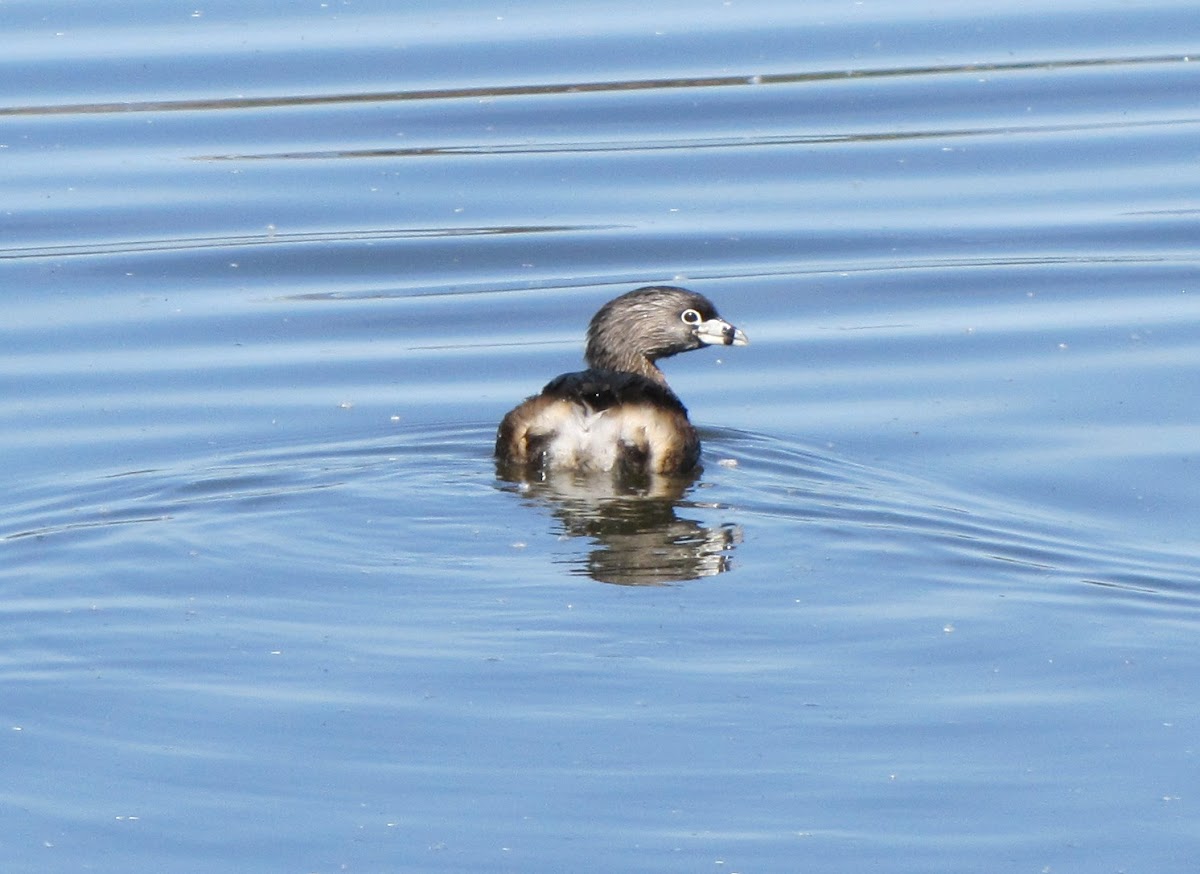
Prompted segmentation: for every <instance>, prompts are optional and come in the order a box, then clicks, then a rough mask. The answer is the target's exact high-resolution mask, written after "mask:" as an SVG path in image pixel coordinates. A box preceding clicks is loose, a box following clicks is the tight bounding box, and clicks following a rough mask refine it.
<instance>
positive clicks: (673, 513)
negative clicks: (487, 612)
mask: <svg viewBox="0 0 1200 874" xmlns="http://www.w3.org/2000/svg"><path fill="white" fill-rule="evenodd" d="M498 475H499V477H500V482H501V487H502V488H505V489H508V490H510V491H513V492H515V493H517V494H519V495H521V496H522V497H523V498H525V500H526V501H527V502H528V503H529V504H530V505H533V506H538V507H545V508H547V509H549V510H550V512H551V513H552V514H553V516H554V517H555V518H556V519H557V520H558V521H559V523H560V524H561V525H562V533H563V534H564V535H566V536H569V537H581V538H587V539H589V540H590V541H592V547H591V549H590V550H589V551H588V553H587V556H586V561H583V562H580V565H579V567H578V568H577V569H576V570H577V572H578V573H581V574H586V575H587V576H589V577H591V578H592V579H594V580H597V581H599V582H602V583H618V584H620V585H626V586H658V585H667V584H670V583H677V582H684V581H686V580H696V579H700V578H701V577H712V576H716V575H717V574H721V573H724V572H725V571H727V570H729V569H730V563H731V558H732V552H733V549H734V547H735V546H736V545H737V544H738V543H740V542H741V539H742V530H741V527H740V526H737V525H732V524H721V525H711V524H706V523H704V522H701V521H700V520H698V519H694V518H688V517H687V516H681V515H680V512H679V511H683V512H685V513H686V511H687V510H688V509H689V508H690V509H694V510H700V509H704V508H711V507H713V506H715V504H711V503H705V502H703V501H699V500H696V499H695V495H694V492H695V491H697V490H699V489H703V488H704V484H703V483H700V482H698V478H699V471H693V472H692V473H690V474H687V475H683V476H677V475H675V476H667V475H661V474H655V475H643V476H637V477H614V476H611V475H609V474H595V473H582V472H578V471H552V472H550V473H543V474H542V475H540V476H536V477H528V476H527V475H526V474H525V472H524V471H513V470H506V469H505V465H503V464H500V465H498Z"/></svg>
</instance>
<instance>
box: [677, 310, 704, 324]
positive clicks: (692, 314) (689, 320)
mask: <svg viewBox="0 0 1200 874" xmlns="http://www.w3.org/2000/svg"><path fill="white" fill-rule="evenodd" d="M679 318H681V319H683V323H684V324H685V325H698V324H700V323H701V322H703V321H704V319H702V318H701V317H700V314H699V313H698V312H696V311H695V310H684V311H683V313H681V314H680V316H679Z"/></svg>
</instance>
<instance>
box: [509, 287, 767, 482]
mask: <svg viewBox="0 0 1200 874" xmlns="http://www.w3.org/2000/svg"><path fill="white" fill-rule="evenodd" d="M746 342H747V341H746V335H745V334H743V333H742V332H741V331H739V330H738V329H737V328H735V327H734V326H733V325H731V324H729V323H728V322H726V321H724V320H723V319H722V318H721V317H720V316H718V315H717V310H716V307H714V306H713V305H712V302H711V301H709V300H708V298H706V297H704V296H703V295H701V294H696V293H695V292H694V291H688V290H687V289H686V288H675V287H673V286H669V285H655V286H649V287H647V288H639V289H637V290H636V291H631V292H629V293H628V294H623V295H621V296H620V297H618V298H616V299H615V300H610V301H609V302H608V303H606V304H605V305H604V306H602V307H601V308H600V311H599V312H597V313H596V315H595V316H593V317H592V321H591V324H590V325H589V326H588V332H587V349H586V352H585V355H584V357H585V359H586V361H587V365H588V369H587V370H582V371H579V372H578V373H564V374H563V375H562V376H559V377H557V378H556V379H553V380H551V381H550V383H549V384H548V385H547V386H546V387H545V388H544V389H542V393H541V394H539V395H534V396H533V397H531V398H528V399H527V400H526V401H525V402H524V403H522V404H520V405H519V406H518V407H517V408H516V409H514V410H512V411H511V412H510V413H509V414H508V415H507V416H505V417H504V421H502V422H501V423H500V430H499V431H498V433H497V434H496V458H497V460H498V461H499V462H500V464H501V466H502V467H504V468H505V469H506V470H508V471H510V472H511V471H520V472H523V473H532V472H536V471H544V470H555V469H557V470H579V471H616V472H618V473H622V474H634V475H641V474H648V473H686V472H687V471H689V470H691V469H692V468H694V467H695V466H696V462H697V461H699V459H700V439H699V438H698V437H697V436H696V429H695V428H693V427H692V423H691V422H690V421H688V415H687V408H686V407H684V405H683V403H682V402H681V401H680V400H679V398H677V397H676V396H675V393H674V392H673V391H671V389H670V388H669V387H668V386H667V380H666V377H665V376H663V373H662V371H661V370H659V369H658V367H657V366H656V365H655V363H654V362H656V361H657V360H658V359H660V358H666V357H668V356H671V355H675V354H677V353H679V352H687V351H688V350H691V349H699V348H700V347H701V346H712V345H716V346H745V345H746Z"/></svg>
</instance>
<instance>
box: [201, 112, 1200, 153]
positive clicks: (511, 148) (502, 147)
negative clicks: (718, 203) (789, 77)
mask: <svg viewBox="0 0 1200 874" xmlns="http://www.w3.org/2000/svg"><path fill="white" fill-rule="evenodd" d="M1189 124H1200V116H1197V117H1195V118H1173V119H1167V120H1158V121H1132V122H1131V121H1112V122H1097V123H1090V124H1049V125H1020V126H1016V127H1014V126H999V127H980V128H956V129H943V130H912V131H862V132H855V133H838V134H780V135H773V136H756V137H747V136H739V137H706V138H697V139H686V138H685V139H676V140H631V141H628V142H619V141H610V142H590V143H589V142H579V143H497V144H488V145H465V146H417V147H413V148H404V149H397V148H387V149H333V150H324V151H314V152H267V153H262V154H228V155H196V156H194V157H193V158H192V160H194V161H296V160H301V161H313V160H333V159H341V158H430V157H433V158H443V157H459V156H463V155H486V156H497V155H558V154H571V155H579V154H589V153H596V152H600V153H605V152H608V153H622V152H624V153H637V152H662V151H671V150H684V149H685V150H688V151H695V150H700V149H746V148H758V147H762V146H814V145H843V144H845V143H876V142H891V141H907V140H929V139H963V138H970V137H986V136H1023V135H1041V134H1061V133H1090V132H1097V131H1112V130H1131V129H1136V128H1147V127H1170V126H1176V125H1189Z"/></svg>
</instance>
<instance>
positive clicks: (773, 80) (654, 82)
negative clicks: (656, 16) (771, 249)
mask: <svg viewBox="0 0 1200 874" xmlns="http://www.w3.org/2000/svg"><path fill="white" fill-rule="evenodd" d="M1189 61H1191V56H1190V55H1151V56H1145V57H1127V58H1077V59H1062V60H1054V61H1017V62H1011V63H981V64H954V65H939V66H923V67H897V68H888V69H879V70H854V69H850V70H823V71H816V72H810V73H766V74H762V75H736V76H698V77H686V78H664V79H628V80H620V81H609V82H576V83H552V84H548V85H536V84H530V85H485V86H478V87H468V88H427V89H416V90H412V91H373V92H364V93H361V94H306V95H290V96H268V97H219V98H201V99H194V100H141V101H128V102H119V103H112V102H110V103H68V104H62V105H57V106H56V105H40V106H7V107H0V116H12V115H106V114H115V113H125V112H198V111H207V110H228V109H264V108H280V107H294V106H323V105H337V104H350V103H391V102H398V101H414V100H464V99H474V100H477V99H480V98H496V97H525V96H534V95H547V94H588V93H597V92H612V91H654V90H663V89H679V88H731V87H739V86H747V85H749V86H757V85H791V84H797V83H803V82H824V81H831V80H841V79H879V78H891V77H905V76H942V75H959V74H963V73H970V74H979V73H1004V72H1020V71H1027V70H1044V71H1053V70H1068V69H1081V68H1089V67H1117V66H1142V65H1146V64H1179V63H1188V62H1189Z"/></svg>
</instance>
